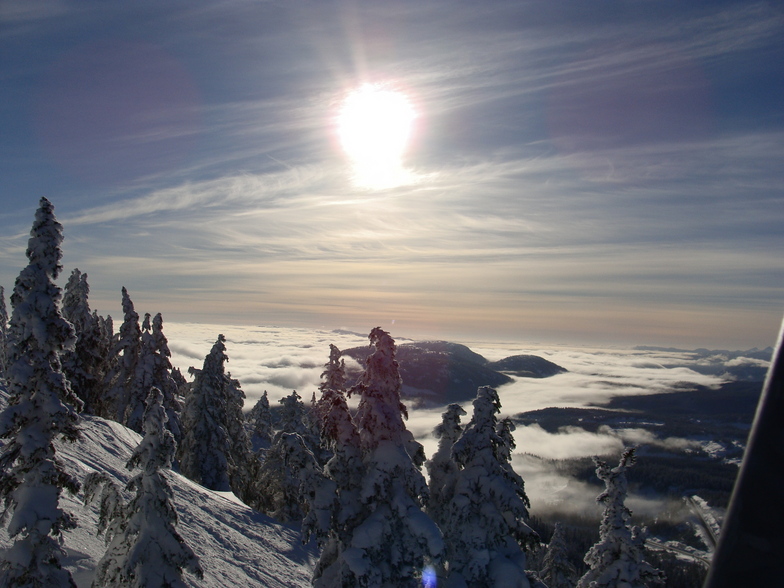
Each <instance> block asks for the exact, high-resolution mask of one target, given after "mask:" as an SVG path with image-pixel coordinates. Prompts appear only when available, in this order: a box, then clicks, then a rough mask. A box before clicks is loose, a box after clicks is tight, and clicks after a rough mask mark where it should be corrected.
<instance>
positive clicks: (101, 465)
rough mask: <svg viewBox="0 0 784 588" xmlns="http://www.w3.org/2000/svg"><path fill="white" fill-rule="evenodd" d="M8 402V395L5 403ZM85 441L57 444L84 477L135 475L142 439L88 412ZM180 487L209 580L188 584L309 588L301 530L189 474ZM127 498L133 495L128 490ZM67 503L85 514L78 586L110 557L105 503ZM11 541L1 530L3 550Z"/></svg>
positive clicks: (308, 550)
mask: <svg viewBox="0 0 784 588" xmlns="http://www.w3.org/2000/svg"><path fill="white" fill-rule="evenodd" d="M2 404H4V403H3V402H1V401H0V409H1V408H2V406H1V405H2ZM81 429H82V439H81V440H80V441H78V442H77V443H73V444H71V443H65V442H58V443H57V455H58V457H59V459H61V460H62V461H63V462H64V463H65V466H66V470H67V471H69V472H70V473H72V474H73V475H75V476H76V477H77V478H78V479H79V480H80V481H81V480H84V478H85V476H87V474H89V473H91V472H94V471H100V472H106V473H107V474H109V475H110V476H112V477H113V478H116V479H117V483H118V485H119V486H121V487H123V488H124V487H125V484H126V482H127V481H128V479H129V478H130V477H131V474H132V472H130V471H128V470H127V469H126V468H125V463H126V461H128V458H130V456H131V452H132V451H133V449H134V448H135V447H136V445H138V443H139V441H140V440H141V437H140V436H139V435H138V434H137V433H135V432H133V431H131V430H129V429H127V428H125V427H124V426H122V425H120V424H118V423H115V422H112V421H107V420H104V419H101V418H98V417H91V416H84V417H83V418H82V423H81ZM166 475H167V478H168V481H169V484H170V485H171V487H172V490H173V491H174V503H175V506H176V509H177V515H178V516H179V524H178V526H177V530H178V531H179V533H180V534H181V535H182V537H183V539H184V540H185V541H186V543H187V544H188V545H189V546H190V547H191V549H193V550H194V551H195V552H196V554H197V555H198V556H199V560H200V562H201V567H202V569H203V570H204V579H203V580H199V579H197V578H196V577H194V576H190V575H188V574H187V573H186V574H184V575H183V579H184V581H185V583H186V584H187V585H189V586H194V587H198V588H213V587H214V588H224V587H225V586H237V587H250V586H254V587H255V586H268V587H275V588H277V587H281V588H283V587H286V588H294V587H300V586H301V587H306V586H310V576H311V573H312V569H313V562H314V561H315V558H316V557H317V553H316V552H315V549H314V548H312V547H309V546H303V545H302V543H301V541H300V532H299V529H298V528H295V527H291V526H286V525H281V524H279V523H277V522H276V521H274V520H273V519H271V518H269V517H268V516H265V515H263V514H261V513H258V512H256V511H254V510H252V509H251V508H249V507H247V506H245V505H243V504H242V503H240V502H239V501H238V500H237V499H236V498H235V497H234V495H229V494H230V493H226V492H213V491H211V490H207V489H205V488H203V487H202V486H199V485H198V484H195V483H193V482H191V481H190V480H188V479H187V478H185V477H183V476H181V475H179V474H177V473H175V472H172V471H167V473H166ZM123 495H124V497H125V498H126V500H127V499H128V498H130V494H128V493H125V492H124V493H123ZM60 504H61V506H62V507H63V508H65V509H66V510H67V511H68V512H70V513H72V514H73V515H75V516H76V517H77V519H78V524H79V526H78V528H77V529H74V530H73V531H69V532H67V533H65V534H64V536H65V550H66V552H67V554H68V557H67V558H65V560H64V564H65V566H66V567H67V568H68V569H69V570H70V571H71V573H72V574H73V577H74V580H75V581H76V583H77V585H78V586H79V587H80V588H82V587H85V588H86V587H88V586H90V583H91V582H92V578H93V570H94V569H95V565H96V563H97V562H98V560H99V559H100V558H101V557H102V556H103V553H104V551H105V548H106V546H105V544H104V540H103V536H100V537H98V536H96V528H97V519H98V504H97V501H96V503H95V504H93V505H91V506H89V507H85V506H84V505H83V504H82V495H81V494H80V495H78V496H71V495H70V494H68V493H67V492H64V493H63V495H62V496H61V499H60ZM9 545H10V542H9V539H8V534H7V533H6V530H5V528H2V529H0V549H2V548H6V547H8V546H9Z"/></svg>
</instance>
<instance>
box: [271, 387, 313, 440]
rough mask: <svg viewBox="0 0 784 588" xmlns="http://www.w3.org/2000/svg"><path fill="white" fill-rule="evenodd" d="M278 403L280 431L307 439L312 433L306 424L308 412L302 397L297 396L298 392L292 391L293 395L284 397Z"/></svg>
mask: <svg viewBox="0 0 784 588" xmlns="http://www.w3.org/2000/svg"><path fill="white" fill-rule="evenodd" d="M278 402H279V403H280V413H279V418H280V422H279V425H278V428H279V430H281V431H283V432H285V433H296V434H297V435H299V436H300V437H302V438H303V439H304V438H305V437H307V436H308V435H309V434H310V431H309V430H308V428H307V426H306V424H305V412H306V410H305V403H304V402H302V397H301V396H300V395H299V394H297V391H296V390H292V391H291V394H289V395H288V396H284V397H283V398H281V399H280V400H278Z"/></svg>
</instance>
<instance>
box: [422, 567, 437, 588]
mask: <svg viewBox="0 0 784 588" xmlns="http://www.w3.org/2000/svg"><path fill="white" fill-rule="evenodd" d="M436 584H437V578H436V570H435V568H433V566H426V567H425V569H423V570H422V588H436Z"/></svg>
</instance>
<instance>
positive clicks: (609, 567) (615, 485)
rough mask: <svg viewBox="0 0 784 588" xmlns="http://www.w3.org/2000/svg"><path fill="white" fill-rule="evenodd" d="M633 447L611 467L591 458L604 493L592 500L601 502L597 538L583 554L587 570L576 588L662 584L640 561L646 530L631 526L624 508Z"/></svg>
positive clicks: (657, 574)
mask: <svg viewBox="0 0 784 588" xmlns="http://www.w3.org/2000/svg"><path fill="white" fill-rule="evenodd" d="M634 451H635V450H634V448H626V449H625V450H624V452H623V453H622V454H621V459H620V461H619V462H618V465H617V466H616V467H614V468H611V467H610V466H609V465H608V464H607V462H605V461H603V460H601V459H599V458H597V457H595V458H594V463H595V464H596V475H597V476H598V477H599V479H600V480H602V481H603V482H604V486H605V489H604V492H602V493H601V494H599V496H597V497H596V501H597V502H599V503H600V504H603V505H604V514H603V515H602V521H601V523H600V524H599V541H598V542H597V543H596V544H595V545H593V546H592V547H591V548H590V549H589V550H588V553H586V554H585V560H584V561H585V563H586V564H588V566H590V569H589V570H588V571H587V572H585V575H583V577H582V578H580V581H579V582H578V583H577V586H578V588H645V587H648V586H655V585H663V584H664V574H663V572H661V571H660V570H658V569H656V568H654V567H653V566H652V565H651V564H649V563H648V562H646V561H645V560H644V557H645V538H646V530H645V529H644V528H640V527H637V526H634V527H632V526H631V524H630V519H631V516H632V512H631V511H630V510H629V509H628V508H627V507H626V505H625V502H626V495H627V493H628V482H627V480H626V470H628V469H629V468H630V467H632V466H633V465H634V464H635V462H636V459H637V458H636V456H635V454H634Z"/></svg>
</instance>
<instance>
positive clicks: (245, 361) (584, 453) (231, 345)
mask: <svg viewBox="0 0 784 588" xmlns="http://www.w3.org/2000/svg"><path fill="white" fill-rule="evenodd" d="M165 332H166V335H167V337H168V339H169V347H170V349H171V351H172V363H173V364H174V365H175V366H176V367H179V368H180V369H181V371H182V372H183V374H184V375H186V377H189V376H188V375H187V370H188V367H189V366H194V367H197V368H200V367H201V366H202V363H203V361H204V357H205V355H206V354H207V353H209V351H210V349H211V347H212V345H213V344H214V343H215V341H216V339H217V337H218V334H223V335H225V337H226V352H227V355H228V357H229V362H228V364H227V366H226V368H227V370H228V371H229V372H230V373H231V375H232V377H234V378H236V379H238V380H239V381H240V383H241V384H242V388H243V390H244V392H245V394H246V397H247V398H246V404H245V408H246V410H249V409H250V408H251V407H252V406H253V404H255V402H256V401H257V400H258V398H259V397H260V396H261V395H262V394H263V393H264V391H265V390H266V391H267V393H268V397H269V400H270V404H271V405H273V406H275V405H276V404H277V402H278V401H279V400H280V398H282V397H283V396H286V395H288V394H290V393H291V391H292V390H296V391H297V392H298V393H299V395H300V396H301V397H302V398H303V401H305V402H309V401H310V398H311V395H312V394H313V393H314V392H317V390H318V385H319V382H320V376H321V373H322V372H323V370H324V364H325V363H326V362H327V360H328V357H329V345H330V343H332V344H334V345H336V346H337V347H338V348H340V349H348V348H351V347H357V346H363V345H368V339H367V336H366V335H363V334H360V333H353V332H350V331H346V330H338V331H329V330H318V329H305V328H286V327H276V326H249V327H241V326H217V325H206V324H192V323H189V324H186V323H167V324H166V325H165ZM391 335H392V336H393V337H395V338H396V340H397V342H398V344H402V343H405V342H406V341H408V340H409V339H406V338H405V337H404V336H400V335H399V334H396V333H394V332H391ZM455 342H456V343H461V341H455ZM467 344H468V345H469V347H471V349H472V350H473V351H475V352H477V353H480V354H481V355H483V356H484V357H485V358H487V359H488V360H490V361H494V360H498V359H502V358H504V357H508V356H510V355H517V354H532V355H539V356H541V357H544V358H546V359H548V360H550V361H552V362H555V363H556V364H558V365H560V366H562V367H564V368H566V369H567V370H568V372H566V373H563V374H559V375H556V376H553V377H550V378H546V379H528V378H515V379H514V381H513V382H512V383H510V384H506V385H504V386H501V387H500V388H498V392H499V396H500V398H501V402H502V416H511V415H514V414H518V413H521V412H526V411H532V410H537V409H541V408H547V407H588V406H592V405H596V404H601V403H603V402H606V401H607V400H609V399H611V398H612V397H615V396H629V395H643V394H654V393H662V392H668V391H672V390H674V389H675V388H681V387H682V386H683V385H684V383H691V384H698V385H703V386H709V387H718V386H719V385H720V384H721V383H722V382H723V381H725V380H724V379H723V378H722V377H721V376H716V375H704V374H700V373H698V372H697V371H694V370H692V369H690V368H689V365H697V364H698V363H699V362H701V361H704V357H701V356H698V355H696V354H691V353H688V352H679V351H655V350H639V349H608V348H603V349H600V348H573V347H568V348H567V347H546V346H541V347H540V346H535V345H534V346H530V345H528V346H527V345H523V344H519V345H518V344H510V343H496V342H478V343H467ZM757 361H758V360H751V359H750V360H749V362H750V363H754V362H757ZM346 362H347V363H350V362H354V360H353V359H351V358H348V357H347V358H346ZM673 366H675V367H673ZM356 401H357V400H356V398H354V399H352V401H351V403H352V404H355V403H356ZM463 408H464V409H465V410H466V412H467V415H466V416H465V417H464V422H468V419H470V416H471V412H472V407H471V403H470V402H467V403H465V404H464V405H463ZM442 412H443V409H442V408H436V409H412V410H410V411H409V419H408V421H407V426H408V428H409V430H410V431H411V432H412V433H413V434H414V435H415V437H416V438H417V439H418V440H419V441H420V442H421V443H422V444H423V445H424V446H425V451H426V454H427V455H428V456H431V455H432V454H433V452H434V451H435V449H436V446H437V440H436V439H435V438H434V437H433V435H432V431H433V428H434V427H435V426H436V425H437V424H438V423H439V422H440V419H441V413H442ZM515 440H516V443H517V450H516V451H517V453H516V455H515V456H514V461H513V464H514V466H515V469H516V470H517V471H518V472H519V473H520V474H521V475H522V476H523V478H524V479H525V480H526V490H527V493H528V495H529V497H530V499H531V502H532V507H533V508H534V510H536V509H537V507H538V508H539V509H543V508H554V509H559V510H563V509H565V510H568V511H572V512H585V509H586V508H592V509H596V508H597V507H596V505H595V503H594V499H595V496H596V487H595V486H589V485H587V484H585V483H583V482H579V481H577V480H574V479H570V478H567V477H565V476H563V475H562V474H559V473H557V472H556V471H555V470H554V469H553V468H552V466H551V465H550V464H549V463H548V462H547V460H551V459H567V458H578V457H590V456H593V455H611V454H618V455H620V453H621V451H622V449H623V447H625V446H629V445H647V446H658V447H663V448H673V449H675V448H677V449H688V448H694V447H696V446H698V445H699V441H696V440H694V439H682V438H676V437H668V438H660V437H658V436H657V435H656V434H655V433H654V432H651V431H649V430H647V429H642V428H635V429H617V430H616V429H611V428H609V427H603V428H600V429H599V430H597V431H595V432H593V431H587V430H585V429H583V428H581V427H579V426H577V425H574V426H569V427H564V428H562V429H560V430H559V431H558V432H555V433H552V432H548V431H545V430H544V429H543V428H542V427H540V426H539V425H536V424H533V425H529V426H520V427H518V428H517V430H516V431H515ZM597 482H598V480H597ZM630 504H631V505H632V508H633V510H635V511H636V512H638V513H640V514H643V513H656V512H661V510H662V508H664V507H665V504H664V503H663V501H662V500H659V499H657V498H655V497H642V496H632V497H631V498H630Z"/></svg>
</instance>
